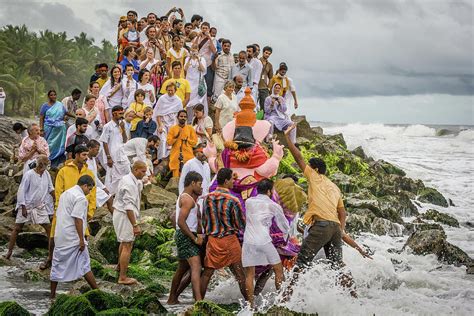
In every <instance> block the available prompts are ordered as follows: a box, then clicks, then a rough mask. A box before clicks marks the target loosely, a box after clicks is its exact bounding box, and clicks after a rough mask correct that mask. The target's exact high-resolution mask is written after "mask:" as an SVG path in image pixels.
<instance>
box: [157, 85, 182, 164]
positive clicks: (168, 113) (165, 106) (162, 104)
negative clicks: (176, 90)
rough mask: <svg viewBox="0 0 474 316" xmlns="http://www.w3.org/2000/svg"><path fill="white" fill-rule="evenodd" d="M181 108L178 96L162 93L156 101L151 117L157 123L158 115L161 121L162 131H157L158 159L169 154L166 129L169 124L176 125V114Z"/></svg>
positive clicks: (168, 127) (169, 126) (167, 129)
mask: <svg viewBox="0 0 474 316" xmlns="http://www.w3.org/2000/svg"><path fill="white" fill-rule="evenodd" d="M182 109H183V103H182V102H181V99H180V98H178V96H176V95H173V96H172V97H170V96H169V95H168V94H164V95H162V96H161V97H160V98H159V99H158V101H157V102H156V106H155V109H154V110H153V119H154V120H156V123H157V124H158V120H157V117H158V116H159V117H160V119H161V122H162V123H163V129H164V131H163V132H162V133H158V132H157V135H158V137H159V138H160V146H159V147H158V159H162V158H166V157H168V156H169V150H170V147H169V146H168V145H167V144H166V138H167V136H168V131H169V129H170V128H171V126H173V125H176V121H177V117H176V116H177V114H178V112H179V111H180V110H182Z"/></svg>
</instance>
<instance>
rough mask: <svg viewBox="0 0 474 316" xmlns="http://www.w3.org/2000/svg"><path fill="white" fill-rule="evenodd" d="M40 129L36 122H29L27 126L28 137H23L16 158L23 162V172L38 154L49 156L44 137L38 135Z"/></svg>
mask: <svg viewBox="0 0 474 316" xmlns="http://www.w3.org/2000/svg"><path fill="white" fill-rule="evenodd" d="M40 134H41V131H40V127H39V125H38V124H35V123H33V124H31V125H30V126H29V127H28V137H25V138H23V140H22V141H21V145H20V148H19V149H18V158H19V159H20V161H21V162H23V163H24V167H23V174H25V173H26V172H27V171H28V170H30V169H31V168H30V167H29V166H30V164H31V163H32V162H34V161H35V160H36V158H37V157H38V156H39V155H45V156H47V157H49V147H48V142H47V141H46V139H44V138H43V137H41V136H40Z"/></svg>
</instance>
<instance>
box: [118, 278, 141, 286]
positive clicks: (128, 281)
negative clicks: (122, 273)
mask: <svg viewBox="0 0 474 316" xmlns="http://www.w3.org/2000/svg"><path fill="white" fill-rule="evenodd" d="M137 283H138V281H137V280H136V279H134V278H126V279H124V280H120V279H119V280H118V284H123V285H133V284H137Z"/></svg>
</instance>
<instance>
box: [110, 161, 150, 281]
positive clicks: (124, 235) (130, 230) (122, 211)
mask: <svg viewBox="0 0 474 316" xmlns="http://www.w3.org/2000/svg"><path fill="white" fill-rule="evenodd" d="M146 172H147V166H146V163H145V162H143V161H136V162H135V163H134V164H133V167H132V172H131V173H129V174H128V175H126V176H124V177H123V178H122V180H120V182H119V185H118V189H117V194H116V195H115V199H114V214H113V224H114V230H115V234H116V235H117V241H118V242H119V243H120V246H119V250H118V253H119V262H118V268H119V278H118V283H119V284H125V285H131V284H135V283H137V280H135V279H133V278H129V277H127V270H128V264H129V262H130V255H131V253H132V247H133V241H134V240H135V236H138V235H140V232H141V230H140V226H139V224H138V222H139V218H140V199H141V194H142V189H143V183H142V181H141V180H142V179H143V177H144V176H145V175H146Z"/></svg>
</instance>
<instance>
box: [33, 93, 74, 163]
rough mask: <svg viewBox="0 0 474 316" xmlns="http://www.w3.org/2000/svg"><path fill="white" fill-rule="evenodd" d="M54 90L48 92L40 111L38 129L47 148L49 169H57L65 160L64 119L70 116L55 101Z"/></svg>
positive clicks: (64, 108)
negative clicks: (46, 100)
mask: <svg viewBox="0 0 474 316" xmlns="http://www.w3.org/2000/svg"><path fill="white" fill-rule="evenodd" d="M56 98H57V94H56V91H55V90H49V91H48V102H46V103H44V104H43V105H42V106H41V109H40V128H41V131H42V132H43V133H44V138H45V139H46V141H47V142H48V146H49V152H50V155H49V160H50V161H51V167H57V166H58V165H59V164H60V163H62V162H63V161H64V160H65V158H66V157H65V155H64V152H65V148H64V144H65V143H66V124H65V122H64V117H65V116H66V115H67V116H70V115H69V114H68V112H67V109H66V107H65V106H64V105H63V104H62V103H61V102H59V101H57V100H56Z"/></svg>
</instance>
